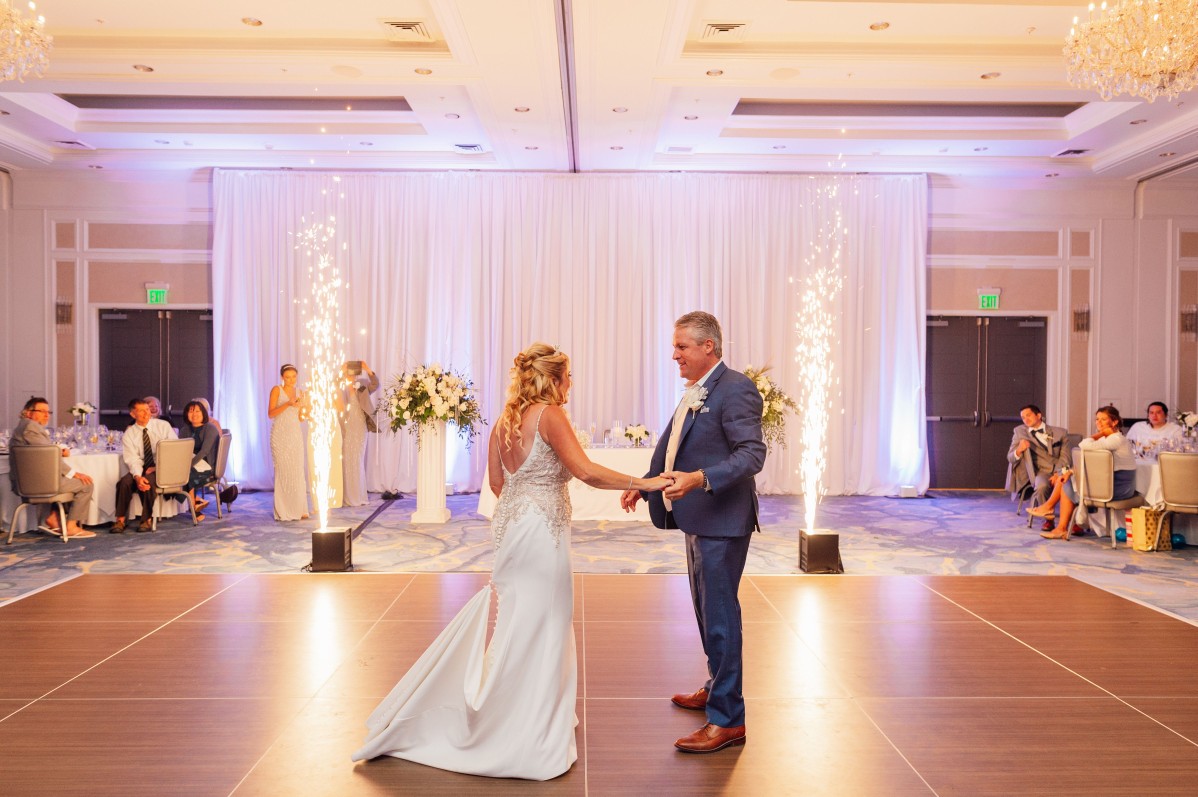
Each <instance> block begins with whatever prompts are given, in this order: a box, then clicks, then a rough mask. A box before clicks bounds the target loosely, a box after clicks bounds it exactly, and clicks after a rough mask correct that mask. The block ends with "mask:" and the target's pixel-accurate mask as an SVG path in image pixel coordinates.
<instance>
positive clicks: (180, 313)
mask: <svg viewBox="0 0 1198 797" xmlns="http://www.w3.org/2000/svg"><path fill="white" fill-rule="evenodd" d="M212 373H213V372H212V311H211V310H104V311H102V312H101V313H100V423H103V424H106V425H107V426H108V427H109V428H113V429H124V428H125V427H126V426H128V425H129V423H130V422H131V420H132V419H131V418H130V417H129V409H128V405H129V399H131V398H134V397H135V396H158V398H159V399H161V400H162V406H163V409H164V410H165V411H167V412H169V413H170V414H171V420H172V422H173V423H174V425H175V426H178V425H179V424H181V423H182V422H183V408H184V406H186V404H187V402H189V401H191V400H192V399H193V398H197V397H201V396H202V397H204V398H207V399H208V400H209V401H211V400H212V388H213V377H212Z"/></svg>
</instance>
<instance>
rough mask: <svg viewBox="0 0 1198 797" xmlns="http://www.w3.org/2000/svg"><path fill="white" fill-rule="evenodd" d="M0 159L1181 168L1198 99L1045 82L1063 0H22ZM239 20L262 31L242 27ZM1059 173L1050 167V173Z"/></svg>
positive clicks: (1190, 159) (1014, 170)
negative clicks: (37, 50)
mask: <svg viewBox="0 0 1198 797" xmlns="http://www.w3.org/2000/svg"><path fill="white" fill-rule="evenodd" d="M38 10H39V12H40V13H43V14H44V15H45V16H46V18H47V31H48V32H49V33H50V34H51V35H53V36H54V39H55V44H54V50H53V52H52V54H51V57H50V64H51V65H50V68H49V70H48V71H47V73H46V74H45V76H44V77H42V78H38V79H30V80H27V81H25V82H23V83H20V82H8V83H3V84H0V111H2V112H4V114H5V115H4V116H0V164H3V165H5V166H6V167H7V168H8V169H10V170H17V169H86V168H102V169H191V170H194V169H203V168H208V167H212V166H241V167H264V168H271V167H294V168H298V167H308V168H312V167H316V168H369V169H379V168H385V169H480V170H494V169H502V170H522V171H637V170H684V171H690V170H699V171H741V172H823V171H838V170H846V171H854V172H856V171H869V172H931V173H937V174H946V175H996V176H1013V177H1021V178H1032V179H1082V178H1090V177H1102V178H1108V179H1109V178H1124V179H1129V180H1134V179H1143V178H1145V177H1150V176H1168V177H1170V178H1175V177H1177V176H1185V177H1189V178H1198V165H1191V164H1198V97H1196V96H1193V95H1183V96H1182V97H1180V98H1178V99H1176V100H1174V101H1172V102H1167V101H1157V102H1155V103H1147V102H1143V101H1140V100H1132V99H1128V98H1119V99H1117V100H1115V101H1111V102H1102V101H1101V100H1100V99H1099V98H1098V97H1097V95H1095V94H1093V93H1091V92H1087V91H1079V90H1077V89H1074V88H1072V87H1070V86H1069V85H1068V83H1067V82H1066V80H1065V69H1064V62H1063V58H1062V55H1061V48H1062V44H1063V42H1064V38H1065V35H1066V33H1067V32H1068V29H1069V26H1070V22H1071V20H1072V18H1073V16H1074V15H1075V14H1078V13H1084V9H1083V6H1082V4H1081V3H1077V4H1062V3H1061V2H1060V0H1020V1H1019V2H977V1H975V0H957V1H952V0H945V1H944V2H938V1H936V0H931V1H930V2H921V3H912V2H901V1H900V0H875V2H854V0H823V1H816V0H345V2H341V3H330V2H325V3H316V2H311V0H207V2H203V3H181V2H174V1H172V2H162V0H154V1H153V2H150V0H42V2H40V3H39V9H38ZM255 22H258V23H260V24H254V23H255ZM1048 175H1053V177H1048Z"/></svg>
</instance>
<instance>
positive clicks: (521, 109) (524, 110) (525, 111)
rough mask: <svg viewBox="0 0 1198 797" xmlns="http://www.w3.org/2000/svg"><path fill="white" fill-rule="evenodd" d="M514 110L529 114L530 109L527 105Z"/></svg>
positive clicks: (518, 106)
mask: <svg viewBox="0 0 1198 797" xmlns="http://www.w3.org/2000/svg"><path fill="white" fill-rule="evenodd" d="M514 110H515V111H516V113H528V107H527V106H525V105H517V106H516V107H515V109H514Z"/></svg>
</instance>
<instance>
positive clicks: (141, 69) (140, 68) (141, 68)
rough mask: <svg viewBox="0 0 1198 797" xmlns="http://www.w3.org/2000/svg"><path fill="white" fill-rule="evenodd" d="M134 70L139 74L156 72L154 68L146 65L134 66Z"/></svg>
mask: <svg viewBox="0 0 1198 797" xmlns="http://www.w3.org/2000/svg"><path fill="white" fill-rule="evenodd" d="M133 68H134V69H136V70H137V71H138V72H153V71H154V67H152V66H146V65H145V64H134V65H133Z"/></svg>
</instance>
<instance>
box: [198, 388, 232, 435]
mask: <svg viewBox="0 0 1198 797" xmlns="http://www.w3.org/2000/svg"><path fill="white" fill-rule="evenodd" d="M192 401H198V402H200V404H202V405H204V412H206V413H208V423H210V424H212V425H213V426H215V427H216V433H217V434H221V433H222V432H223V431H224V430H223V429H221V426H220V421H218V420H217V419H216V418H214V417H212V405H211V404H209V403H208V399H206V398H202V397H197V398H193V399H192Z"/></svg>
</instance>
